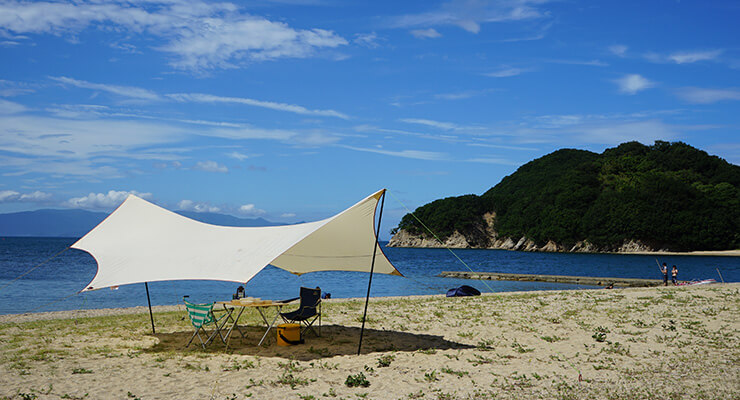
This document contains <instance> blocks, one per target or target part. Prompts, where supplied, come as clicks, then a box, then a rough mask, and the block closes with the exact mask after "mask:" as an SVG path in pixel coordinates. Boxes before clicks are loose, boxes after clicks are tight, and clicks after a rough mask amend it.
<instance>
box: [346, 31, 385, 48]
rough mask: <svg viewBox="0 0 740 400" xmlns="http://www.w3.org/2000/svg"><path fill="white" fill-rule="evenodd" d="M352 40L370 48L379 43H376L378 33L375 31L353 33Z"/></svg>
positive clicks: (376, 46) (375, 46) (377, 45)
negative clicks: (353, 37)
mask: <svg viewBox="0 0 740 400" xmlns="http://www.w3.org/2000/svg"><path fill="white" fill-rule="evenodd" d="M352 42H354V43H355V44H359V45H360V46H365V47H367V48H370V49H375V48H378V47H380V44H378V35H377V34H376V33H375V32H370V33H358V34H355V39H354V40H353V41H352Z"/></svg>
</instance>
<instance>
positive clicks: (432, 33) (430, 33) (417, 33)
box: [411, 28, 442, 39]
mask: <svg viewBox="0 0 740 400" xmlns="http://www.w3.org/2000/svg"><path fill="white" fill-rule="evenodd" d="M411 35H413V36H414V37H415V38H417V39H436V38H438V37H442V34H441V33H439V32H437V30H436V29H434V28H428V29H414V30H411Z"/></svg>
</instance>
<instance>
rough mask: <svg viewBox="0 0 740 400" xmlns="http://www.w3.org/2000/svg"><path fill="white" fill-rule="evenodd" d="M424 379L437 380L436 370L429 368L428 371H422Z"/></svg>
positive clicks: (428, 380)
mask: <svg viewBox="0 0 740 400" xmlns="http://www.w3.org/2000/svg"><path fill="white" fill-rule="evenodd" d="M424 380H425V381H427V382H434V381H438V380H439V378H437V371H436V370H431V371H429V372H425V373H424Z"/></svg>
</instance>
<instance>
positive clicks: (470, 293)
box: [447, 285, 480, 297]
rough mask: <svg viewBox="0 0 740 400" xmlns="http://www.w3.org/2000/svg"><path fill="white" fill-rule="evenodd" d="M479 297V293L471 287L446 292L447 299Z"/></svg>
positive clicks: (466, 286)
mask: <svg viewBox="0 0 740 400" xmlns="http://www.w3.org/2000/svg"><path fill="white" fill-rule="evenodd" d="M460 296H480V291H479V290H478V289H476V288H474V287H472V286H468V285H462V286H460V287H458V288H452V289H450V290H448V291H447V297H460Z"/></svg>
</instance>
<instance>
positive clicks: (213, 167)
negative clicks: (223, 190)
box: [193, 161, 229, 173]
mask: <svg viewBox="0 0 740 400" xmlns="http://www.w3.org/2000/svg"><path fill="white" fill-rule="evenodd" d="M193 169H196V170H198V171H205V172H220V173H226V172H229V169H228V168H226V166H225V165H221V164H219V163H217V162H215V161H198V163H197V164H195V166H194V167H193Z"/></svg>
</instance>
